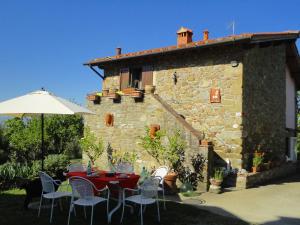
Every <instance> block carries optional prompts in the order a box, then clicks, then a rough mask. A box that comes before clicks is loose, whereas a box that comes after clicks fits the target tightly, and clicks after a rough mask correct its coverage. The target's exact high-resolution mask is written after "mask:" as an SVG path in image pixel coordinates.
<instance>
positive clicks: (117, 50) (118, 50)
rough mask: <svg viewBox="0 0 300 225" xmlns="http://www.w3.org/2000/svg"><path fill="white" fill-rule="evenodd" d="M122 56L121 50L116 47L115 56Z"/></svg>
mask: <svg viewBox="0 0 300 225" xmlns="http://www.w3.org/2000/svg"><path fill="white" fill-rule="evenodd" d="M121 54H122V48H120V47H118V48H116V55H121Z"/></svg>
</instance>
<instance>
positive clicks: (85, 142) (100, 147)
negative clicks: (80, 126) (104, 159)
mask: <svg viewBox="0 0 300 225" xmlns="http://www.w3.org/2000/svg"><path fill="white" fill-rule="evenodd" d="M79 144H80V147H81V149H82V151H83V152H84V153H85V154H86V155H87V156H88V157H89V160H90V161H91V162H92V164H93V165H94V164H95V161H96V160H97V159H98V158H99V157H100V156H101V155H102V153H103V152H104V143H103V140H102V139H101V138H97V137H96V136H95V134H94V133H93V132H91V130H90V128H89V127H86V128H85V129H84V137H83V138H81V139H80V140H79Z"/></svg>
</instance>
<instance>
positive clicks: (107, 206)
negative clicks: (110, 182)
mask: <svg viewBox="0 0 300 225" xmlns="http://www.w3.org/2000/svg"><path fill="white" fill-rule="evenodd" d="M108 214H109V200H108V199H107V200H106V217H107V223H109V221H108Z"/></svg>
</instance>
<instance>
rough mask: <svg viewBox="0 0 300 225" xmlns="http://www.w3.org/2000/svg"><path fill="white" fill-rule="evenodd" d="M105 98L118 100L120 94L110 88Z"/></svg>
mask: <svg viewBox="0 0 300 225" xmlns="http://www.w3.org/2000/svg"><path fill="white" fill-rule="evenodd" d="M107 97H108V98H111V99H119V98H120V94H119V93H118V90H117V89H115V88H110V89H109V93H108V95H107Z"/></svg>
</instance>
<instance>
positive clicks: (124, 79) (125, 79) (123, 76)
mask: <svg viewBox="0 0 300 225" xmlns="http://www.w3.org/2000/svg"><path fill="white" fill-rule="evenodd" d="M128 86H129V69H128V68H123V69H121V70H120V90H123V89H125V88H127V87H128Z"/></svg>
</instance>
